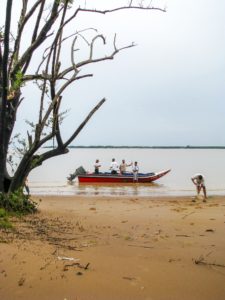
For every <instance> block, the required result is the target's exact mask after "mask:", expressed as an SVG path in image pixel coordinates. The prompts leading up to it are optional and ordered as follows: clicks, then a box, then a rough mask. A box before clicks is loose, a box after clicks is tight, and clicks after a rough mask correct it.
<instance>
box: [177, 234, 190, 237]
mask: <svg viewBox="0 0 225 300" xmlns="http://www.w3.org/2000/svg"><path fill="white" fill-rule="evenodd" d="M176 236H178V237H190V235H187V234H176Z"/></svg>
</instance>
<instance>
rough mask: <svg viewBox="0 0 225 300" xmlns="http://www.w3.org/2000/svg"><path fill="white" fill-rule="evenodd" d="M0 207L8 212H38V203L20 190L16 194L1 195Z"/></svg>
mask: <svg viewBox="0 0 225 300" xmlns="http://www.w3.org/2000/svg"><path fill="white" fill-rule="evenodd" d="M0 207H1V209H4V210H6V211H7V212H13V213H18V214H27V213H33V212H36V211H37V203H36V202H34V201H33V200H31V199H30V197H29V196H28V195H25V194H24V193H23V190H22V189H18V190H17V191H16V192H14V193H10V194H0Z"/></svg>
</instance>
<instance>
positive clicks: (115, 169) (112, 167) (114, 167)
mask: <svg viewBox="0 0 225 300" xmlns="http://www.w3.org/2000/svg"><path fill="white" fill-rule="evenodd" d="M110 170H111V174H117V172H118V170H119V166H118V163H117V162H116V160H115V158H113V159H112V162H111V164H110Z"/></svg>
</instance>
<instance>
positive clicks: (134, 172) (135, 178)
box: [132, 161, 139, 182]
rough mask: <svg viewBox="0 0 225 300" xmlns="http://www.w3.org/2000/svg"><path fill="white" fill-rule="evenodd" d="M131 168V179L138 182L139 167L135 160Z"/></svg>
mask: <svg viewBox="0 0 225 300" xmlns="http://www.w3.org/2000/svg"><path fill="white" fill-rule="evenodd" d="M132 170H133V175H134V178H133V181H134V182H138V171H139V167H138V163H137V161H135V163H134V165H133V168H132Z"/></svg>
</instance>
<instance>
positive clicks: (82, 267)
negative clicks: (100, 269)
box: [63, 263, 90, 271]
mask: <svg viewBox="0 0 225 300" xmlns="http://www.w3.org/2000/svg"><path fill="white" fill-rule="evenodd" d="M89 265H90V263H87V264H86V265H85V266H83V265H81V264H80V263H73V264H70V265H69V264H67V265H65V266H64V268H63V271H68V268H69V267H75V266H76V267H78V268H80V269H84V270H87V269H88V267H89Z"/></svg>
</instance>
